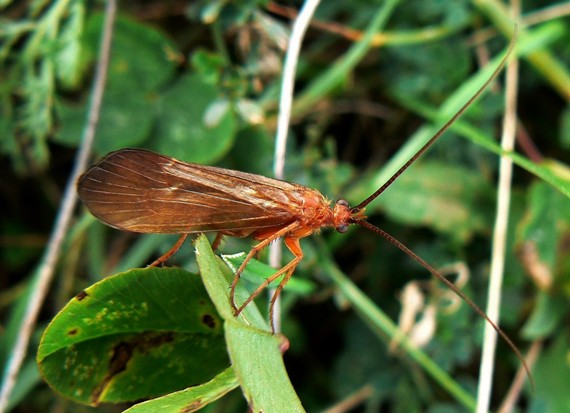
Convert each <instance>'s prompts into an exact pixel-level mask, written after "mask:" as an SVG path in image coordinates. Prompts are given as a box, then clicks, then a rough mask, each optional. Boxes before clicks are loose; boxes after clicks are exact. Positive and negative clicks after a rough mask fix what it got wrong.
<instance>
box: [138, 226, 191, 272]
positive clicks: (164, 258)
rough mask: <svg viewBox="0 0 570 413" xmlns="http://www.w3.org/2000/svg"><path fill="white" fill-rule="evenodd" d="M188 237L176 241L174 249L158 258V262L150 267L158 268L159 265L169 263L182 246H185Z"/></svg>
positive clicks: (154, 262) (181, 236) (182, 236)
mask: <svg viewBox="0 0 570 413" xmlns="http://www.w3.org/2000/svg"><path fill="white" fill-rule="evenodd" d="M187 237H188V234H182V235H180V238H178V241H176V243H175V244H174V245H173V246H172V248H170V249H169V250H168V251H166V252H165V253H164V254H162V255H161V256H160V257H158V258H157V259H156V260H154V261H153V262H152V263H150V264H149V265H148V266H149V267H158V266H159V265H162V264H164V263H165V262H166V261H168V259H169V258H170V257H172V256H173V255H174V254H176V252H177V251H178V250H179V249H180V247H181V246H182V244H184V241H186V238H187Z"/></svg>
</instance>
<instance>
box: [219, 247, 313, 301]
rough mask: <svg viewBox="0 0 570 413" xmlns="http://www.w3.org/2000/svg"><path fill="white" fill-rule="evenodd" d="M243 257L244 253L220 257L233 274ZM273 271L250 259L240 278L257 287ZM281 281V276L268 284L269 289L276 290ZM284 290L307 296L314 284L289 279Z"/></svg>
mask: <svg viewBox="0 0 570 413" xmlns="http://www.w3.org/2000/svg"><path fill="white" fill-rule="evenodd" d="M245 257H246V254H245V253H244V252H242V253H239V254H232V255H222V259H223V260H224V262H225V263H226V264H228V265H229V266H230V268H231V269H232V270H233V271H234V272H235V271H237V269H238V268H239V266H240V265H241V264H242V262H243V261H244V259H245ZM275 271H276V270H275V268H273V267H271V266H269V265H267V264H265V263H263V262H261V261H258V260H256V259H252V260H251V261H250V262H249V264H247V266H246V267H245V270H244V271H243V274H242V278H243V279H244V280H247V281H249V282H251V283H253V284H255V285H256V286H258V285H261V284H262V283H263V282H264V281H265V280H266V279H267V278H269V276H271V275H272V274H274V273H275ZM281 280H283V276H281V277H279V278H277V279H276V280H275V281H273V282H272V283H271V284H269V288H277V286H278V285H279V283H280V282H281ZM285 290H287V291H289V292H294V293H297V294H303V295H308V294H311V293H312V292H313V291H314V290H315V283H313V282H312V281H311V280H307V279H303V278H298V277H297V278H296V277H291V279H290V280H289V282H287V285H285Z"/></svg>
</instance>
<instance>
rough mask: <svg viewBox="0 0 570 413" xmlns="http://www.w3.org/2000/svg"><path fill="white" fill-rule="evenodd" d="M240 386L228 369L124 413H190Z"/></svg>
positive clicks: (231, 371)
mask: <svg viewBox="0 0 570 413" xmlns="http://www.w3.org/2000/svg"><path fill="white" fill-rule="evenodd" d="M237 386H238V382H237V379H236V376H235V374H234V371H233V369H232V368H228V369H226V370H224V371H223V372H221V373H220V374H218V375H217V376H216V377H214V378H213V379H212V380H210V381H209V382H207V383H204V384H202V385H200V386H195V387H191V388H189V389H184V390H180V391H177V392H175V393H171V394H168V395H166V396H163V397H158V398H156V399H153V400H149V401H146V402H143V403H139V404H137V405H135V406H133V407H131V408H130V409H127V410H125V412H124V413H155V412H161V413H179V412H184V413H190V412H195V411H198V410H200V409H201V408H202V407H204V406H206V405H208V404H209V403H211V402H213V401H215V400H217V399H219V398H220V397H222V396H223V395H225V394H227V393H228V392H230V391H231V390H233V389H235V388H236V387H237Z"/></svg>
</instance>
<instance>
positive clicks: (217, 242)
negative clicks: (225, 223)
mask: <svg viewBox="0 0 570 413" xmlns="http://www.w3.org/2000/svg"><path fill="white" fill-rule="evenodd" d="M223 239H224V234H222V233H220V232H218V233H217V234H216V238H215V239H214V242H212V250H213V251H216V250H217V249H218V248H219V247H220V244H221V243H222V240H223Z"/></svg>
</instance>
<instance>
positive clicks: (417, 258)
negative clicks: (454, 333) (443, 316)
mask: <svg viewBox="0 0 570 413" xmlns="http://www.w3.org/2000/svg"><path fill="white" fill-rule="evenodd" d="M351 222H352V223H354V224H358V225H360V226H361V227H364V228H366V229H369V230H370V231H372V232H375V233H376V234H378V235H381V236H382V237H384V238H386V239H387V240H388V242H390V244H392V245H394V246H395V247H397V248H399V249H400V250H402V251H403V252H405V253H406V255H408V256H409V257H410V258H411V259H413V260H414V261H416V262H417V263H418V264H420V265H421V266H422V267H424V268H425V269H426V270H428V271H429V272H430V273H432V275H433V276H434V277H436V278H437V279H439V280H440V281H441V282H442V283H444V284H445V285H446V286H447V287H449V289H451V291H453V292H454V293H455V294H457V296H458V297H459V298H461V299H463V301H465V302H466V303H467V304H469V306H470V307H471V308H472V309H473V310H475V312H476V313H477V314H479V315H480V316H481V317H482V318H483V319H485V321H487V322H488V323H489V324H490V325H491V327H493V329H494V330H495V331H496V332H497V334H499V335H500V336H501V338H502V339H503V340H505V342H506V343H507V344H508V345H509V347H510V348H511V350H513V352H514V353H515V355H516V356H517V358H518V359H519V360H520V362H521V363H522V365H523V367H524V369H525V371H526V374H527V376H528V378H529V381H530V384H531V387H532V388H534V379H533V378H532V375H531V374H530V369H529V367H528V365H527V364H526V361H525V360H524V357H523V355H522V353H521V352H520V350H519V349H518V348H517V346H515V344H514V343H513V342H512V340H511V339H510V338H509V336H507V334H506V333H505V332H504V331H503V330H502V329H501V328H500V327H499V326H498V325H497V324H495V322H494V321H493V320H491V319H490V318H489V316H488V315H487V314H485V312H484V311H483V310H481V308H479V306H478V305H477V304H475V303H474V302H473V300H471V298H469V297H467V296H466V295H465V293H464V292H463V291H461V290H460V289H459V288H457V287H456V286H455V284H453V283H452V282H451V281H449V280H448V279H447V278H445V277H444V276H443V275H442V274H441V273H440V272H439V271H437V270H436V269H435V268H433V267H432V266H431V265H430V264H428V263H427V261H425V260H424V259H422V258H421V257H420V256H419V255H417V254H416V253H415V252H413V251H412V250H411V249H409V248H408V247H406V246H405V245H404V244H402V243H401V242H400V241H398V240H397V239H396V238H394V237H393V236H392V235H390V234H388V233H387V232H386V231H384V230H382V229H380V228H378V227H376V226H374V225H372V224H371V223H369V222H367V221H364V220H362V219H359V218H352V220H351Z"/></svg>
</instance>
